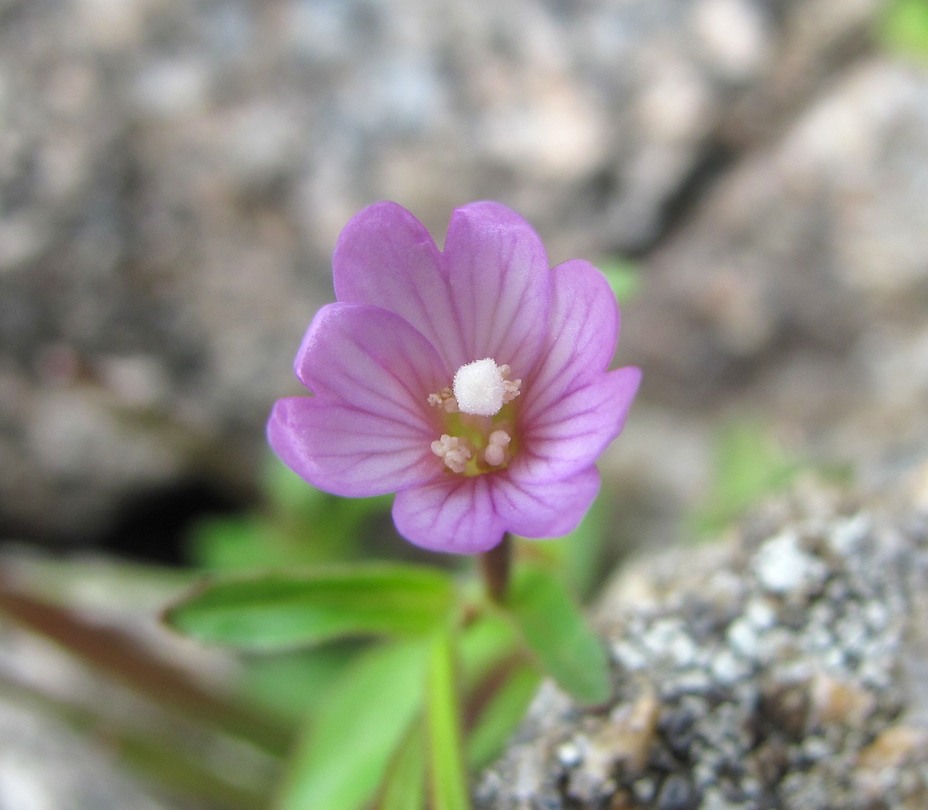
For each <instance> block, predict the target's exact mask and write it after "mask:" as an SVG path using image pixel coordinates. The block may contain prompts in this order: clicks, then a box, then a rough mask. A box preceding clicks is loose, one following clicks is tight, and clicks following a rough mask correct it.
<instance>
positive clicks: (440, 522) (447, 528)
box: [393, 475, 505, 554]
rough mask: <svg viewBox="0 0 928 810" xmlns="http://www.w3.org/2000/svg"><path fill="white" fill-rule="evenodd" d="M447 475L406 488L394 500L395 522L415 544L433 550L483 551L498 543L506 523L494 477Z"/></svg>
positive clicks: (400, 530) (459, 552) (452, 551)
mask: <svg viewBox="0 0 928 810" xmlns="http://www.w3.org/2000/svg"><path fill="white" fill-rule="evenodd" d="M493 477H494V476H488V475H481V476H475V477H473V478H460V477H458V476H444V477H443V478H442V479H441V480H439V481H435V482H434V483H431V484H428V485H426V486H423V487H416V488H412V489H404V490H401V491H400V492H398V493H397V494H396V498H395V499H394V501H393V522H394V523H395V524H396V528H397V531H399V533H400V534H401V535H403V537H405V538H406V539H407V540H409V541H410V542H411V543H415V544H416V545H417V546H421V547H422V548H427V549H430V550H432V551H446V552H451V553H454V554H479V553H480V552H483V551H487V550H488V549H491V548H493V546H495V545H497V544H498V543H499V542H500V540H502V538H503V532H504V531H505V526H504V524H503V521H502V520H501V519H500V516H499V515H497V513H496V510H495V509H494V505H493V496H492V479H493Z"/></svg>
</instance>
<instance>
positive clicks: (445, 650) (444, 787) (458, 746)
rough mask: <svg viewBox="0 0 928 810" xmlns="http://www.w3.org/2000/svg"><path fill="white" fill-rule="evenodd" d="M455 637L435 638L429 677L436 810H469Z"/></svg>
mask: <svg viewBox="0 0 928 810" xmlns="http://www.w3.org/2000/svg"><path fill="white" fill-rule="evenodd" d="M454 641H455V639H454V636H453V634H452V631H451V630H443V631H442V632H439V633H438V634H436V637H435V639H434V641H433V642H432V650H431V656H430V661H429V673H428V727H429V745H428V750H429V765H430V771H429V773H430V784H431V797H432V805H433V806H434V808H435V810H468V808H469V807H470V800H469V798H468V792H467V776H466V774H465V772H464V757H463V751H462V749H463V747H462V741H461V718H460V709H459V705H458V690H457V671H456V664H457V662H456V660H455V645H454Z"/></svg>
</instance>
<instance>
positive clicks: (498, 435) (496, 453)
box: [483, 430, 512, 467]
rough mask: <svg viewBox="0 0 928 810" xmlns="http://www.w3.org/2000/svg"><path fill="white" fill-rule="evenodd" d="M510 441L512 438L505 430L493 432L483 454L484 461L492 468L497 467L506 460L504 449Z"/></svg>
mask: <svg viewBox="0 0 928 810" xmlns="http://www.w3.org/2000/svg"><path fill="white" fill-rule="evenodd" d="M511 441H512V437H511V436H510V435H509V434H508V433H507V432H506V431H505V430H494V431H493V432H492V433H491V434H490V438H489V439H488V444H487V449H486V450H484V452H483V459H484V461H486V463H487V464H489V465H490V466H492V467H498V466H499V465H500V464H502V463H503V462H504V461H505V460H506V448H507V447H508V446H509V442H511Z"/></svg>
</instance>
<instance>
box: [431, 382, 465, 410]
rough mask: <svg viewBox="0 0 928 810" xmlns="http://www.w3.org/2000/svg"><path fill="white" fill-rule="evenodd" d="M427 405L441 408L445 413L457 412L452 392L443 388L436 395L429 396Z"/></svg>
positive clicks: (456, 404)
mask: <svg viewBox="0 0 928 810" xmlns="http://www.w3.org/2000/svg"><path fill="white" fill-rule="evenodd" d="M428 402H429V405H433V406H435V407H440V408H443V409H444V411H445V412H446V413H456V412H457V410H458V403H457V400H456V399H455V398H454V392H452V390H451V389H450V388H449V387H447V386H445V387H444V388H442V389H441V391H439V392H438V393H437V394H429V399H428Z"/></svg>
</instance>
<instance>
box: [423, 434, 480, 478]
mask: <svg viewBox="0 0 928 810" xmlns="http://www.w3.org/2000/svg"><path fill="white" fill-rule="evenodd" d="M431 446H432V452H433V453H434V454H435V455H436V456H438V457H439V458H440V459H441V460H442V461H444V462H445V466H446V467H447V468H448V469H449V470H451V472H454V473H462V472H464V470H465V468H466V467H467V462H468V460H469V459H470V457H471V455H472V454H471V451H470V448H469V447H468V446H467V442H466V440H464V439H461V438H459V437H458V436H449V435H448V434H447V433H442V435H441V438H440V439H437V440H436V441H434V442H432V445H431Z"/></svg>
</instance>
